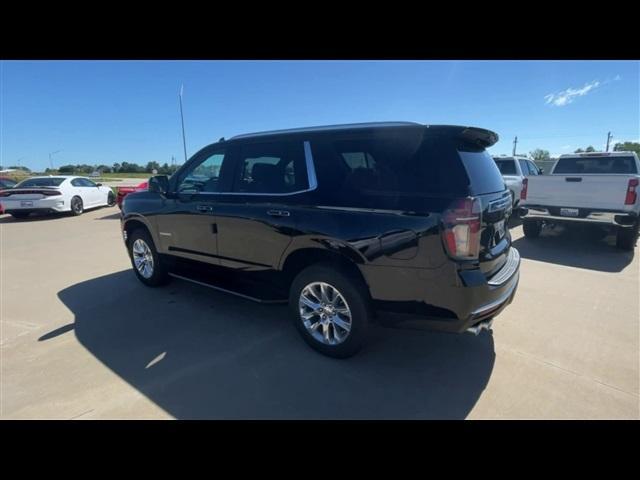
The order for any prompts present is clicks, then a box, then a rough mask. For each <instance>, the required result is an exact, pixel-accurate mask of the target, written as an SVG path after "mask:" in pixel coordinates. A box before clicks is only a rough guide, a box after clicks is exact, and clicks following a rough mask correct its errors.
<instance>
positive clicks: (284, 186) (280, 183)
mask: <svg viewBox="0 0 640 480" xmlns="http://www.w3.org/2000/svg"><path fill="white" fill-rule="evenodd" d="M237 172H238V173H237V175H236V178H235V181H234V186H233V191H234V192H240V193H257V194H265V195H268V194H279V193H292V192H299V191H303V190H307V189H308V188H309V181H308V178H307V167H306V163H305V154H304V144H303V142H272V143H259V144H249V145H244V146H242V147H241V148H240V153H239V155H238V168H237Z"/></svg>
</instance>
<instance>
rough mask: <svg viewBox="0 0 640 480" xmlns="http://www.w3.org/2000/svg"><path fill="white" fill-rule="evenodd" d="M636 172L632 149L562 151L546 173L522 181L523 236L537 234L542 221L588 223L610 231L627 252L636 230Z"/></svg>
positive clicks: (638, 165)
mask: <svg viewBox="0 0 640 480" xmlns="http://www.w3.org/2000/svg"><path fill="white" fill-rule="evenodd" d="M639 173H640V162H639V161H638V156H637V155H636V154H635V153H634V152H612V153H608V152H607V153H603V152H593V153H575V154H570V155H561V156H560V158H558V161H557V162H556V163H555V165H554V166H553V168H552V169H551V172H550V175H543V176H530V177H528V178H526V179H525V180H524V186H523V191H522V195H521V199H522V200H521V201H520V207H521V214H522V218H523V229H524V234H525V236H527V237H528V238H536V237H537V236H538V235H540V231H541V229H542V227H543V226H544V225H545V224H559V223H563V224H574V225H575V224H578V223H582V224H590V225H593V226H594V228H595V227H600V228H601V229H602V228H604V229H608V230H611V229H615V231H616V235H617V238H616V245H617V246H618V248H621V249H623V250H632V249H633V248H634V246H635V244H636V240H637V238H638V231H639V229H640V226H639V225H640V222H639V219H638V217H639V215H640V201H639V199H638V184H639V183H640V174H639Z"/></svg>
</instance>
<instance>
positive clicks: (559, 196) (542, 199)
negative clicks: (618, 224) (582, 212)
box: [523, 175, 637, 210]
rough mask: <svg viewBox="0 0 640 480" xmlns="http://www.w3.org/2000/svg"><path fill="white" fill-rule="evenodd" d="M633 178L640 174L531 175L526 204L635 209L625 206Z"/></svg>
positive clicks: (524, 203)
mask: <svg viewBox="0 0 640 480" xmlns="http://www.w3.org/2000/svg"><path fill="white" fill-rule="evenodd" d="M632 178H637V175H540V176H532V177H528V188H527V198H526V200H525V201H524V202H523V205H525V206H526V205H540V206H562V207H577V208H598V209H602V210H632V209H633V206H632V205H625V204H624V200H625V195H626V192H627V187H628V185H629V180H630V179H632Z"/></svg>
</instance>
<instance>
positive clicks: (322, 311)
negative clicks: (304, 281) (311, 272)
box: [298, 282, 351, 345]
mask: <svg viewBox="0 0 640 480" xmlns="http://www.w3.org/2000/svg"><path fill="white" fill-rule="evenodd" d="M298 306H299V310H300V318H301V319H302V323H303V324H304V326H305V328H306V329H307V331H308V332H309V333H310V334H311V335H312V336H313V338H315V339H316V340H317V341H319V342H321V343H324V344H325V345H338V344H340V343H342V342H344V341H345V340H346V339H347V337H348V336H349V332H351V310H350V309H349V305H348V304H347V301H346V300H345V299H344V297H343V296H342V294H341V293H340V292H339V291H338V289H337V288H335V287H334V286H332V285H329V284H328V283H324V282H313V283H310V284H309V285H307V286H306V287H304V288H303V289H302V292H301V293H300V300H299V301H298Z"/></svg>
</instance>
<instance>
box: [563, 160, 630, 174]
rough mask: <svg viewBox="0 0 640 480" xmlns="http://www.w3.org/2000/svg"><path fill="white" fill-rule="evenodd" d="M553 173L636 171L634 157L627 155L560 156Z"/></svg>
mask: <svg viewBox="0 0 640 480" xmlns="http://www.w3.org/2000/svg"><path fill="white" fill-rule="evenodd" d="M553 173H560V174H563V173H567V174H572V173H595V174H598V173H638V172H637V170H636V164H635V159H634V158H633V157H631V156H629V157H607V156H602V157H597V156H593V157H582V158H561V159H560V160H558V163H557V164H556V168H555V169H554V171H553Z"/></svg>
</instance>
